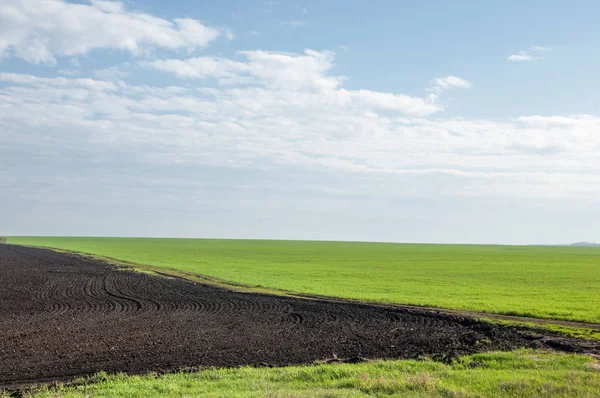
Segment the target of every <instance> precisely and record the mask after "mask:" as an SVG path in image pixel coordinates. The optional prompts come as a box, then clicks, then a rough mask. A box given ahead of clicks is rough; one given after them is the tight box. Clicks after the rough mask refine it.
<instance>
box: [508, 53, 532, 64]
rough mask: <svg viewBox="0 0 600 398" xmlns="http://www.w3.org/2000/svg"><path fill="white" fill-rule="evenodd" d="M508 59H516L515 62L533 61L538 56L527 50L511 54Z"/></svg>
mask: <svg viewBox="0 0 600 398" xmlns="http://www.w3.org/2000/svg"><path fill="white" fill-rule="evenodd" d="M506 59H507V60H509V61H514V62H524V61H533V60H534V59H537V57H534V56H533V55H531V54H529V53H527V52H525V51H520V52H519V53H518V54H511V55H509V56H508V57H507V58H506Z"/></svg>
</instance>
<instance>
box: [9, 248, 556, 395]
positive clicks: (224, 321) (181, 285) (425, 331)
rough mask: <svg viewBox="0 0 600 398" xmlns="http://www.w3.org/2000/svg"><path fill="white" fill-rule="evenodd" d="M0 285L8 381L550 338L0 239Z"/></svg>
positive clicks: (453, 349) (432, 353)
mask: <svg viewBox="0 0 600 398" xmlns="http://www.w3.org/2000/svg"><path fill="white" fill-rule="evenodd" d="M0 281H2V284H1V286H0V303H2V305H1V306H0V386H4V387H8V386H11V387H12V386H18V385H24V384H28V383H33V382H39V381H50V380H68V379H70V378H73V377H75V376H82V375H90V374H93V373H96V372H98V371H100V370H105V371H108V372H120V371H123V372H130V373H143V372H148V371H168V370H174V369H180V368H185V367H191V366H194V367H195V366H238V365H265V364H266V365H287V364H300V363H311V362H314V361H319V360H331V359H348V360H360V359H361V358H418V357H422V356H428V357H434V358H439V359H449V358H453V357H455V356H456V355H461V354H466V353H474V352H482V351H488V350H508V349H513V348H517V347H524V346H533V345H537V344H540V341H542V340H540V339H537V340H535V339H533V338H532V337H528V336H525V335H524V334H523V333H521V332H519V331H517V330H514V329H511V328H506V327H500V326H496V325H490V324H487V323H482V322H478V321H475V320H472V319H470V318H463V317H456V316H451V315H447V314H442V313H436V312H434V311H432V312H428V311H424V310H416V309H415V310H411V309H406V310H404V309H394V308H386V307H380V306H369V305H360V304H350V303H348V304H346V303H333V302H328V301H325V300H304V299H296V298H285V297H276V296H269V295H259V294H249V293H237V292H231V291H228V290H224V289H220V288H216V287H211V286H206V285H201V284H196V283H193V282H190V281H187V280H183V279H173V278H164V277H159V276H153V275H149V274H143V273H136V272H132V271H123V270H120V269H117V268H116V267H114V266H112V265H109V264H106V263H104V262H101V261H96V260H90V259H83V258H80V257H75V256H71V255H67V254H62V253H56V252H53V251H49V250H43V249H35V248H27V247H20V246H12V245H0ZM541 344H543V343H541ZM559 348H560V347H559Z"/></svg>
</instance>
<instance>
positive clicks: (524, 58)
mask: <svg viewBox="0 0 600 398" xmlns="http://www.w3.org/2000/svg"><path fill="white" fill-rule="evenodd" d="M552 50H553V48H552V47H543V46H531V47H529V51H519V52H518V53H517V54H511V55H509V56H508V57H507V58H506V59H507V60H509V61H513V62H529V61H533V60H536V59H540V58H541V57H539V56H535V55H533V54H531V53H532V52H533V53H544V52H549V51H552Z"/></svg>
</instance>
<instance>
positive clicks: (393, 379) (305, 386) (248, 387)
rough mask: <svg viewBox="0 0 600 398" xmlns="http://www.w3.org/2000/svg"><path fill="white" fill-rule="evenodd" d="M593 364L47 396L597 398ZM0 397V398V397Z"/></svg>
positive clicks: (405, 368)
mask: <svg viewBox="0 0 600 398" xmlns="http://www.w3.org/2000/svg"><path fill="white" fill-rule="evenodd" d="M598 366H599V364H598V363H594V362H593V361H592V359H591V358H589V357H585V356H579V355H564V354H551V353H545V352H539V351H517V352H510V353H489V354H477V355H471V356H467V357H463V358H461V359H460V360H459V361H457V362H455V363H452V364H450V365H446V364H442V363H439V362H432V361H375V362H370V363H363V364H352V365H350V364H330V365H316V366H292V367H284V368H271V369H269V368H249V367H245V368H239V369H208V370H202V371H200V372H196V373H175V374H170V375H164V376H151V375H150V376H124V375H116V376H106V375H103V374H101V375H98V376H96V377H95V378H94V379H92V380H89V381H88V382H84V381H80V382H79V383H78V385H77V386H73V387H62V388H60V387H59V388H58V389H57V388H52V389H46V390H44V389H42V390H40V391H38V392H36V393H33V394H32V395H33V396H34V397H37V398H49V397H57V396H61V397H63V396H64V397H81V396H86V397H140V398H141V397H164V396H169V397H197V396H198V397H199V396H203V397H205V396H212V397H366V396H385V395H394V396H406V397H519V398H521V397H550V396H551V397H598V396H600V371H599V370H598V369H597V367H598ZM1 395H2V394H1V393H0V396H1Z"/></svg>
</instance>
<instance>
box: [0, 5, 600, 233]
mask: <svg viewBox="0 0 600 398" xmlns="http://www.w3.org/2000/svg"><path fill="white" fill-rule="evenodd" d="M599 14H600V4H599V3H598V2H596V1H577V2H566V1H524V2H517V1H514V2H504V3H497V4H492V3H489V2H475V1H459V2H447V1H428V2H401V1H376V2H367V1H358V0H356V1H343V2H341V1H327V2H322V1H284V0H280V1H262V0H261V1H203V2H191V1H170V2H158V1H156V2H154V1H152V2H151V1H145V2H140V1H127V2H114V1H89V2H88V1H80V2H67V1H63V0H44V1H42V0H18V1H12V0H11V1H2V0H0V160H2V161H1V162H0V187H1V189H0V202H1V203H2V208H3V210H2V211H1V212H0V234H4V235H101V236H174V237H229V238H277V239H329V240H376V241H403V242H444V243H454V242H470V243H509V244H532V243H565V242H571V241H578V240H596V241H600V230H599V229H598V224H599V221H600V200H599V199H597V198H599V197H600V156H598V153H600V135H599V134H600V133H599V132H600V95H599V88H600V74H598V73H597V71H598V70H600V51H599V50H598V40H597V38H598V37H600V27H599V26H598V24H597V21H596V18H597V15H599Z"/></svg>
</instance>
